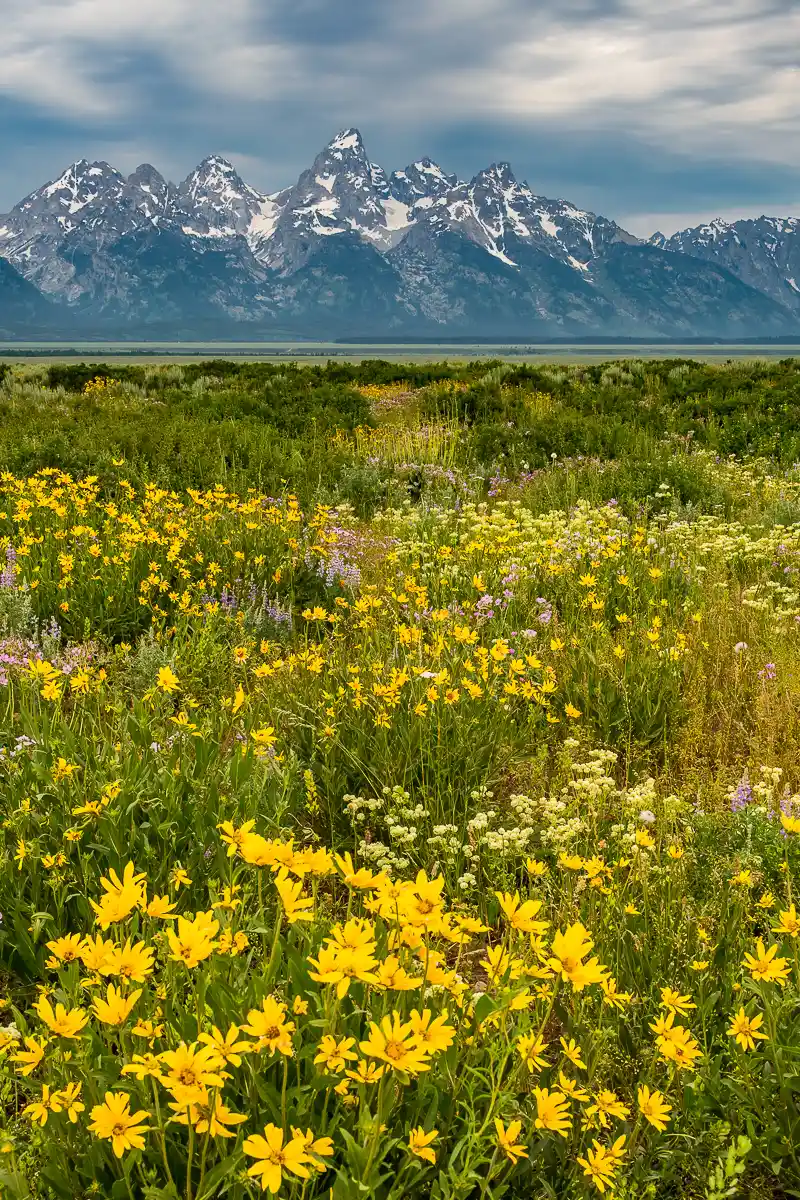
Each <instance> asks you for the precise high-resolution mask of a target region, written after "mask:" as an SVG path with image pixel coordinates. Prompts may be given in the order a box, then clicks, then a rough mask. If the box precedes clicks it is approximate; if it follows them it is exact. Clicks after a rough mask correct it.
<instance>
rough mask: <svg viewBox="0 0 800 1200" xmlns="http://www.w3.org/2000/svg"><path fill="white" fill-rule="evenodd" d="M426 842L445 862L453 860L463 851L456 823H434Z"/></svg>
mask: <svg viewBox="0 0 800 1200" xmlns="http://www.w3.org/2000/svg"><path fill="white" fill-rule="evenodd" d="M427 843H428V845H429V846H430V847H431V849H432V850H435V851H436V852H437V854H438V856H439V858H440V859H443V860H444V861H445V862H455V860H456V859H457V858H459V856H460V855H461V854H462V853H463V851H464V843H463V841H462V840H461V831H460V829H459V827H458V825H434V827H433V833H432V834H431V836H430V837H429V838H428V839H427Z"/></svg>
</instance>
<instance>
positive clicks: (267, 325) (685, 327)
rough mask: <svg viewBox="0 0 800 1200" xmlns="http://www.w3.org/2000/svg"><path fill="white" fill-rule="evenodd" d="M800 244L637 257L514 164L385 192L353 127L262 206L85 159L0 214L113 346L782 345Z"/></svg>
mask: <svg viewBox="0 0 800 1200" xmlns="http://www.w3.org/2000/svg"><path fill="white" fill-rule="evenodd" d="M799 226H800V222H798V221H793V220H792V219H787V220H785V221H782V222H778V221H769V220H768V219H767V218H762V219H761V221H759V222H737V223H736V224H735V225H732V226H724V227H723V225H722V224H721V223H717V222H715V223H713V225H711V226H703V227H700V228H699V229H697V230H687V231H686V232H685V234H676V235H675V237H673V238H670V239H664V238H660V237H659V236H658V235H656V236H655V237H654V238H652V239H651V240H650V242H649V243H643V242H641V241H640V240H639V239H638V238H635V237H633V236H632V235H631V234H629V233H627V232H626V231H625V230H624V229H622V228H621V227H620V226H619V225H617V224H616V222H614V221H613V220H610V219H608V218H606V217H603V216H597V215H595V214H594V213H591V212H587V211H585V210H583V209H581V208H578V207H576V206H575V205H574V204H571V203H569V202H568V201H567V200H552V199H548V198H546V197H544V196H540V195H538V194H537V193H536V192H535V191H534V190H533V189H532V188H531V187H530V186H529V185H528V184H527V183H525V182H522V183H520V182H518V180H517V179H516V177H515V176H514V173H513V171H512V169H511V167H510V166H509V164H508V163H495V164H493V165H492V166H490V167H488V168H486V169H485V170H482V171H480V172H479V173H478V174H477V175H476V176H475V177H474V178H473V179H471V180H470V181H464V180H460V179H459V178H458V177H457V176H455V175H452V174H448V173H447V172H446V171H445V170H444V169H443V168H442V167H441V166H439V165H438V164H437V163H435V162H433V161H432V160H431V159H430V158H421V159H418V160H417V161H416V162H414V163H411V164H410V165H409V166H407V167H405V168H403V169H402V170H395V171H393V172H392V173H391V174H388V173H387V172H386V171H385V170H384V169H383V168H382V167H381V166H379V165H377V164H376V163H374V162H372V161H371V160H370V158H369V157H368V155H367V152H366V148H365V146H364V143H363V140H362V138H361V135H360V133H359V132H358V130H357V129H346V130H343V131H342V132H341V133H339V134H338V135H337V136H336V137H335V138H333V139H332V141H330V142H329V143H328V145H327V146H326V147H325V148H324V149H323V150H322V151H321V152H320V153H319V154H318V155H317V157H316V158H315V159H314V161H313V163H312V165H311V166H310V167H309V168H308V170H306V171H304V172H303V173H302V174H301V175H300V178H299V179H298V180H297V182H296V183H295V184H294V185H293V186H291V187H287V188H284V189H282V190H281V191H277V192H273V193H270V194H265V193H263V192H261V191H259V190H257V189H256V188H253V187H252V186H250V185H249V184H247V183H246V182H245V181H244V180H243V179H242V178H241V176H240V175H239V174H238V173H237V171H236V169H235V167H234V166H233V164H232V163H230V162H229V161H228V160H227V159H225V158H222V157H220V156H219V155H211V156H209V157H208V158H206V159H204V160H203V162H202V163H200V164H199V166H198V167H196V168H195V170H194V171H192V172H191V173H190V174H189V175H188V176H187V178H186V179H184V180H183V182H182V183H179V184H177V185H176V184H173V183H169V182H168V181H167V180H166V179H165V178H164V177H163V176H162V175H161V174H159V172H158V171H157V170H156V169H155V168H154V167H152V166H150V165H149V164H143V165H142V166H140V167H138V168H137V169H136V170H135V171H134V172H133V173H132V174H131V175H128V176H125V175H122V174H121V173H120V172H119V171H117V170H115V168H114V167H112V166H110V165H109V164H108V163H105V162H88V161H87V160H85V159H84V160H81V161H80V162H77V163H75V164H73V166H71V167H69V168H68V169H67V170H66V171H65V172H64V173H63V174H62V175H61V176H59V178H58V179H56V180H55V181H53V182H52V183H48V184H46V185H44V186H43V187H41V188H39V189H37V191H35V192H33V193H31V195H29V196H27V197H25V199H24V200H21V201H20V202H19V204H17V205H16V206H15V207H14V208H13V209H12V210H11V212H10V213H8V214H7V215H6V216H0V256H2V257H3V258H4V259H6V260H7V261H8V262H9V263H10V264H11V265H12V266H13V267H14V269H15V270H16V271H17V272H18V273H19V274H20V275H21V276H23V277H24V279H25V280H27V281H28V282H29V283H31V284H34V285H35V286H36V288H37V289H38V290H39V292H41V293H44V294H45V295H46V296H48V297H49V298H50V299H51V300H52V301H54V302H57V303H59V304H61V305H67V306H69V308H70V309H72V310H73V311H75V312H79V313H84V314H86V315H87V318H88V317H91V319H92V320H95V321H102V322H106V323H107V326H104V329H105V328H107V327H108V323H111V325H113V323H114V322H115V321H116V322H118V323H120V326H121V328H120V331H121V332H122V333H126V334H127V333H129V332H130V331H131V329H132V327H133V326H135V325H136V324H137V323H139V324H140V325H144V326H148V327H150V326H153V325H157V324H159V323H161V324H162V325H163V326H165V329H167V328H169V329H172V328H180V329H181V330H191V329H192V328H193V327H195V326H197V327H199V325H202V324H203V322H206V321H213V319H214V317H215V315H216V317H217V318H218V319H219V320H220V321H221V322H223V323H227V324H228V325H230V326H231V327H235V326H236V325H237V324H238V325H241V324H242V323H243V322H248V323H249V324H250V325H251V327H258V328H259V329H263V330H264V332H265V334H268V333H269V331H270V330H273V331H275V330H278V329H280V330H281V331H283V332H286V331H287V330H292V331H295V332H297V333H308V334H309V335H313V336H326V335H327V334H328V333H330V334H331V335H333V334H346V333H347V332H348V331H349V332H354V333H355V332H369V333H375V334H377V335H379V334H380V332H398V331H408V332H409V333H419V334H422V333H426V334H433V333H436V332H441V333H442V334H443V335H446V334H447V333H448V332H454V333H455V332H458V333H459V334H465V333H466V334H473V333H474V334H475V335H476V336H477V335H479V334H480V333H481V332H486V333H488V332H492V333H495V334H500V335H503V334H505V333H507V334H508V335H509V336H511V335H514V336H520V335H523V336H528V335H530V336H531V337H534V336H551V335H565V336H570V335H572V336H575V335H580V334H591V333H608V334H610V335H613V336H617V335H620V336H622V335H624V334H626V333H628V334H637V335H641V336H651V335H652V336H655V335H663V336H687V335H689V334H693V335H697V334H702V335H712V334H725V333H728V334H734V333H735V334H738V335H742V334H744V335H746V334H748V333H753V334H755V333H769V334H778V333H788V332H793V331H794V328H795V326H796V324H797V321H796V318H797V316H798V315H800V251H798V245H800V237H799V236H798V227H799ZM7 291H8V294H12V291H10V290H8V289H7ZM13 294H16V292H14V293H13ZM795 297H796V299H795ZM2 303H3V302H2V301H0V304H2ZM198 323H199V324H198ZM187 336H188V335H187Z"/></svg>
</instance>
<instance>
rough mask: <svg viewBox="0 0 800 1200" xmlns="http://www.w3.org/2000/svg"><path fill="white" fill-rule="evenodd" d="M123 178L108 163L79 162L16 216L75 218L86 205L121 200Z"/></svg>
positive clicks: (29, 198) (30, 198)
mask: <svg viewBox="0 0 800 1200" xmlns="http://www.w3.org/2000/svg"><path fill="white" fill-rule="evenodd" d="M124 183H125V180H124V177H123V176H122V175H120V173H119V171H115V170H114V168H113V167H111V166H109V164H108V163H107V162H89V161H88V160H87V159H85V158H81V159H79V160H78V161H77V162H75V163H73V164H72V166H70V167H67V169H66V171H64V172H63V173H62V174H61V175H60V176H59V177H58V179H56V180H54V181H53V182H52V183H47V184H45V186H44V187H42V188H39V189H38V191H35V192H32V193H31V194H30V195H29V196H26V197H25V199H24V200H22V201H21V202H20V203H19V204H18V205H17V206H16V208H15V209H14V210H12V211H14V212H20V213H25V212H33V211H35V212H36V213H37V214H39V215H42V216H44V215H45V214H46V215H48V216H52V217H56V218H57V217H59V216H72V214H74V213H77V212H80V210H81V209H83V208H85V207H86V206H87V205H90V204H96V203H97V202H98V201H101V202H102V201H104V200H113V199H115V198H116V197H118V195H119V193H120V191H121V189H122V187H123V185H124Z"/></svg>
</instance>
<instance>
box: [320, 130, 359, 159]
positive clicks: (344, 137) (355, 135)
mask: <svg viewBox="0 0 800 1200" xmlns="http://www.w3.org/2000/svg"><path fill="white" fill-rule="evenodd" d="M322 153H323V154H326V153H327V154H329V155H330V156H331V158H337V157H338V158H344V156H345V155H350V154H354V155H356V156H357V157H360V158H363V159H364V160H366V157H367V152H366V150H365V149H364V139H363V138H362V137H361V134H360V133H359V132H358V130H357V129H343V130H342V132H341V133H337V135H336V137H335V138H332V139H331V140H330V141H329V142H328V145H327V146H326V147H325V149H324V150H323V152H322Z"/></svg>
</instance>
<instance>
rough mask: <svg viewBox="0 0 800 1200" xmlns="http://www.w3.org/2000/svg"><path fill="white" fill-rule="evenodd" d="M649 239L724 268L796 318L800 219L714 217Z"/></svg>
mask: <svg viewBox="0 0 800 1200" xmlns="http://www.w3.org/2000/svg"><path fill="white" fill-rule="evenodd" d="M650 241H651V242H652V243H653V244H654V245H657V246H660V247H662V248H663V249H665V250H672V251H675V252H677V253H679V254H689V255H691V256H692V257H693V258H700V259H702V260H703V261H704V262H710V263H714V264H715V265H717V266H720V267H724V268H725V269H726V270H728V271H730V272H731V274H733V275H735V276H736V277H737V278H738V279H741V280H742V282H743V283H746V284H747V285H748V286H749V287H752V288H756V289H757V290H758V291H759V292H763V293H764V295H765V296H770V297H771V298H772V299H773V300H775V301H777V303H778V304H780V305H781V306H782V307H784V308H786V309H788V310H789V312H791V313H793V314H794V315H795V316H796V317H798V318H800V218H798V217H758V218H757V220H745V221H734V222H732V223H731V222H728V221H721V220H715V221H711V222H710V223H709V224H708V225H697V226H695V228H694V229H684V230H682V231H681V232H680V233H675V234H673V235H672V237H670V238H665V237H664V236H663V234H660V233H656V234H654V235H653V237H652V238H651V239H650Z"/></svg>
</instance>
